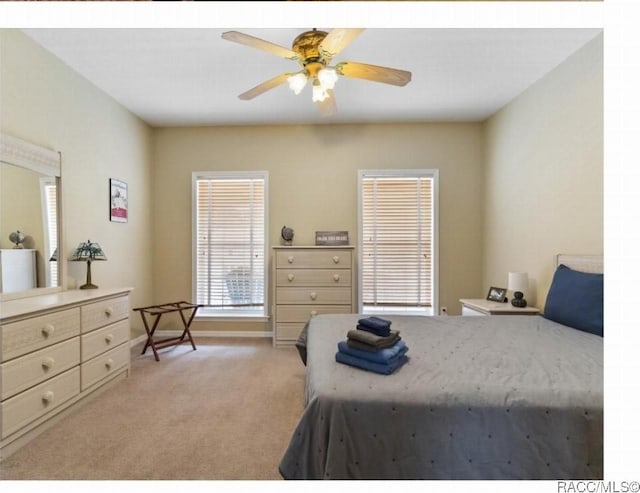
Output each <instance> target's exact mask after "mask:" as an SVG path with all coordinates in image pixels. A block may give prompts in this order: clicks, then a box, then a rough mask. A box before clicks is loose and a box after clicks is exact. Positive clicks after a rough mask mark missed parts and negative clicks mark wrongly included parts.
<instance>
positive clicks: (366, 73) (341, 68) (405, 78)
mask: <svg viewBox="0 0 640 493" xmlns="http://www.w3.org/2000/svg"><path fill="white" fill-rule="evenodd" d="M335 68H336V72H338V74H340V75H344V76H345V77H353V78H355V79H366V80H371V81H374V82H382V83H384V84H392V85H394V86H406V85H407V83H408V82H409V81H410V80H411V72H407V71H406V70H399V69H397V68H389V67H380V66H378V65H369V64H367V63H358V62H342V63H339V64H338V65H336V67H335Z"/></svg>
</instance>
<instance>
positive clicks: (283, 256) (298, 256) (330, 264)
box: [276, 249, 352, 269]
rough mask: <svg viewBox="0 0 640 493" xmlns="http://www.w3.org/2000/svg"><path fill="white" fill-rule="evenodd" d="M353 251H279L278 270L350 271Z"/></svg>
mask: <svg viewBox="0 0 640 493" xmlns="http://www.w3.org/2000/svg"><path fill="white" fill-rule="evenodd" d="M351 253H352V252H351V250H339V249H336V250H333V249H332V250H290V251H287V250H278V251H276V268H278V269H282V268H294V269H300V268H303V269H309V268H311V269H327V268H334V269H350V268H351Z"/></svg>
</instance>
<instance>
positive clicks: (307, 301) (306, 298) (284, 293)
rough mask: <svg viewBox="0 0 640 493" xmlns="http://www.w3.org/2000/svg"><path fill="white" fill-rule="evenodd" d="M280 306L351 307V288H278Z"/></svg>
mask: <svg viewBox="0 0 640 493" xmlns="http://www.w3.org/2000/svg"><path fill="white" fill-rule="evenodd" d="M276 299H277V300H278V301H277V304H278V305H298V304H303V305H351V288H322V287H319V288H276Z"/></svg>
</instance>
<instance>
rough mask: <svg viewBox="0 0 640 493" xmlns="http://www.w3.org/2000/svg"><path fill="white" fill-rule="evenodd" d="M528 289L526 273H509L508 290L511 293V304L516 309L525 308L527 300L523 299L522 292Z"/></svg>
mask: <svg viewBox="0 0 640 493" xmlns="http://www.w3.org/2000/svg"><path fill="white" fill-rule="evenodd" d="M528 288H529V276H528V274H527V273H526V272H509V286H508V289H509V290H511V291H513V298H512V299H511V304H512V305H513V306H515V307H517V308H524V307H526V306H527V300H525V299H524V292H525V291H526V290H527V289H528Z"/></svg>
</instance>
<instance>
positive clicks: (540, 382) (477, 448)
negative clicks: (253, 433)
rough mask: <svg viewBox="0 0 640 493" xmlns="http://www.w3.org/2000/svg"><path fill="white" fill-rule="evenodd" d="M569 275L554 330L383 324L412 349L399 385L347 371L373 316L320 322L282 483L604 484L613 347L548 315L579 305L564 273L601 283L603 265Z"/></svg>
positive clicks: (397, 377)
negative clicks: (360, 327)
mask: <svg viewBox="0 0 640 493" xmlns="http://www.w3.org/2000/svg"><path fill="white" fill-rule="evenodd" d="M557 263H558V265H559V267H558V269H557V270H556V274H554V280H553V282H552V286H551V289H550V291H549V295H548V301H547V304H546V305H545V316H544V317H543V316H528V317H525V316H517V315H515V316H509V315H505V316H493V317H446V316H445V317H418V316H388V317H385V318H388V319H389V320H391V322H392V326H393V328H394V329H396V330H399V331H400V334H401V337H402V339H403V340H404V341H405V343H406V345H407V346H408V347H409V352H408V353H407V356H408V357H409V361H408V362H407V363H406V364H405V365H403V366H402V367H401V368H399V369H398V370H397V371H395V372H394V373H392V374H391V375H380V374H377V373H373V372H368V371H363V370H361V369H359V368H354V367H351V366H348V365H344V364H340V363H337V362H336V361H335V358H334V356H335V353H336V347H337V343H338V342H339V341H341V340H344V339H345V337H346V334H347V332H348V331H349V330H350V329H352V328H354V327H355V326H356V324H357V320H358V319H359V318H360V317H362V315H358V314H349V315H318V316H316V317H313V318H312V319H311V320H310V321H309V323H308V324H307V326H306V328H305V330H304V331H303V333H302V334H301V336H300V339H299V344H298V345H299V350H300V354H301V356H303V361H305V363H306V365H307V375H306V387H305V404H306V405H305V409H304V411H303V414H302V416H301V418H300V420H299V422H298V425H297V427H296V429H295V430H294V432H293V434H292V437H291V439H290V442H289V445H288V447H287V449H286V451H285V453H284V455H283V457H282V459H281V462H280V467H279V469H280V473H281V475H282V476H283V478H285V479H476V480H487V479H501V480H505V479H506V480H508V479H601V478H602V477H603V337H602V336H601V335H598V334H596V333H592V332H591V331H588V330H582V329H580V330H578V329H576V328H574V327H572V326H568V325H565V324H564V323H559V322H557V321H556V320H552V319H550V318H546V317H547V314H546V311H547V308H549V313H551V308H552V306H551V305H552V303H553V300H554V299H555V298H556V297H557V296H560V297H561V298H562V297H563V296H565V295H567V294H568V293H567V288H566V286H564V285H562V284H561V283H559V282H556V281H557V279H556V278H557V277H558V273H559V272H560V268H561V267H564V266H567V265H572V266H573V267H571V269H569V270H571V272H572V273H573V272H574V271H575V272H581V271H578V270H577V269H581V270H582V272H587V271H588V272H590V273H592V272H598V271H599V272H602V262H601V259H597V258H594V257H579V258H575V257H573V256H564V257H558V259H557ZM562 272H565V271H562ZM600 283H602V276H601V277H600ZM574 287H575V286H574ZM574 287H572V288H571V289H574ZM554 289H555V294H554V293H552V292H553V291H554ZM581 289H582V287H581ZM596 293H597V290H596ZM570 294H571V296H570V299H575V298H576V296H577V294H576V293H575V291H574V292H572V293H570ZM591 295H593V293H591V294H590V296H591ZM595 296H597V294H596V295H595ZM599 296H600V298H601V297H602V289H601V288H600V295H599ZM578 298H579V299H582V298H583V297H581V296H578ZM586 301H587V302H588V301H589V300H586ZM563 303H565V305H566V300H564V299H563ZM601 304H602V299H600V306H601ZM591 305H593V303H591ZM588 309H589V308H587V310H588ZM580 310H581V312H580V313H578V316H579V317H580V316H582V312H584V310H583V309H582V308H580Z"/></svg>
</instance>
